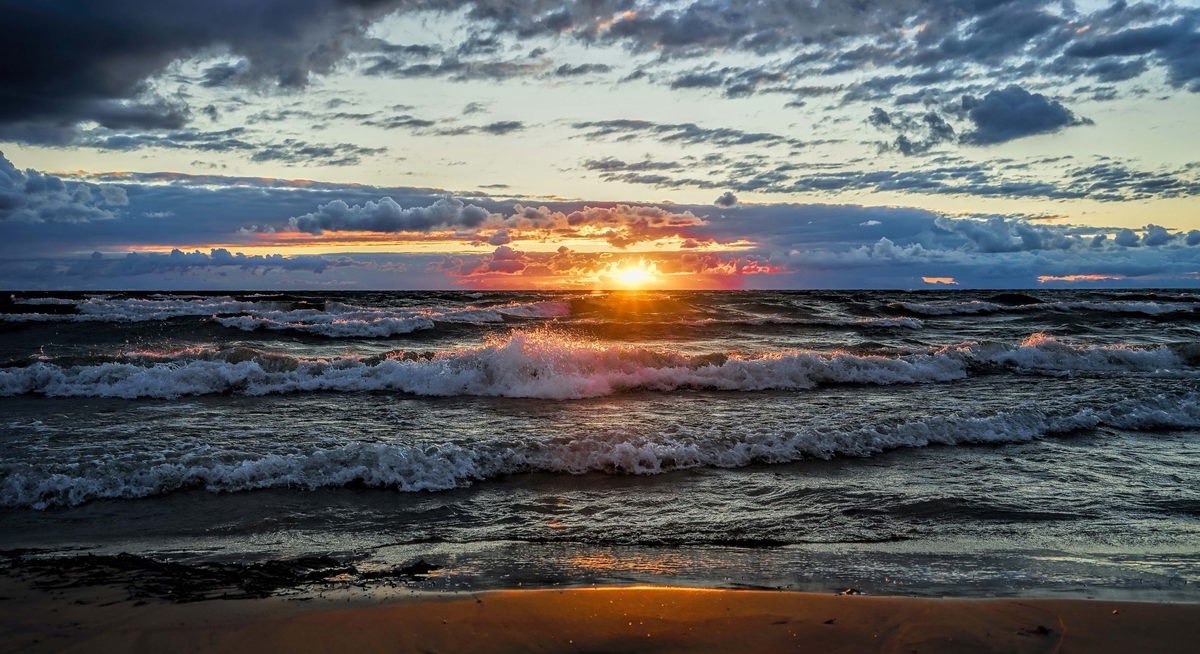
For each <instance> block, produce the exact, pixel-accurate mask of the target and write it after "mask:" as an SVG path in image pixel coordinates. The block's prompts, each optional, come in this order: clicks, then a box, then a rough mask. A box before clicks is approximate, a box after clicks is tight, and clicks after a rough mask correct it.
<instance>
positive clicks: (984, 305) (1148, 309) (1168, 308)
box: [891, 300, 1200, 316]
mask: <svg viewBox="0 0 1200 654" xmlns="http://www.w3.org/2000/svg"><path fill="white" fill-rule="evenodd" d="M891 306H892V307H893V308H895V309H900V310H903V311H907V312H909V313H914V314H918V315H923V316H957V315H975V314H981V313H1000V312H1013V313H1017V312H1021V313H1025V312H1031V311H1061V312H1071V311H1103V312H1108V313H1140V314H1145V315H1151V316H1156V315H1160V314H1164V313H1173V312H1176V311H1195V310H1196V309H1197V308H1200V304H1196V303H1185V302H1133V301H1113V302H1038V303H1036V304H1020V305H1015V306H1014V305H1004V304H997V303H995V302H986V301H982V300H971V301H969V302H946V303H940V304H932V303H920V302H896V303H893V304H892V305H891Z"/></svg>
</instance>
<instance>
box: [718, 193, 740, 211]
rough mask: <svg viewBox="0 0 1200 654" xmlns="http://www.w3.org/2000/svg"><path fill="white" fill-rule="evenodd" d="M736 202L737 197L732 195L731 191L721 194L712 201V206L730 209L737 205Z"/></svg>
mask: <svg viewBox="0 0 1200 654" xmlns="http://www.w3.org/2000/svg"><path fill="white" fill-rule="evenodd" d="M737 202H738V199H737V196H736V195H734V194H733V191H725V192H724V193H722V194H721V197H719V198H717V199H716V200H714V201H713V204H715V205H717V206H718V207H732V206H733V205H735V204H737Z"/></svg>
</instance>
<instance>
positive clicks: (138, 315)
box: [0, 297, 571, 338]
mask: <svg viewBox="0 0 1200 654" xmlns="http://www.w3.org/2000/svg"><path fill="white" fill-rule="evenodd" d="M31 303H32V302H31ZM42 303H43V304H45V303H48V302H42ZM64 303H69V302H64ZM77 308H78V310H79V313H78V314H71V315H50V314H39V313H15V314H0V321H7V322H145V321H151V320H167V319H170V318H180V317H185V316H202V317H212V319H213V320H215V321H216V322H217V323H219V324H221V325H223V326H225V327H231V328H234V329H241V330H243V331H254V330H258V329H267V330H273V331H280V330H291V331H298V332H303V333H308V334H317V335H321V336H327V337H330V338H381V337H387V336H395V335H398V334H408V333H411V332H414V331H419V330H423V329H433V328H434V323H435V322H445V323H472V324H486V323H500V322H504V318H505V316H512V317H518V318H531V319H532V318H555V317H560V316H566V315H569V314H570V312H571V307H570V304H569V303H567V302H532V303H525V304H520V303H516V304H506V305H500V306H495V307H464V308H449V307H423V308H391V307H359V306H354V305H350V304H344V303H340V302H329V303H328V304H327V306H326V307H325V310H324V311H319V310H316V309H308V308H292V305H291V303H282V302H270V301H256V302H248V301H240V300H234V299H233V298H229V297H221V298H203V299H177V298H176V299H171V298H167V299H129V300H108V299H104V298H92V299H89V300H87V301H84V302H80V303H79V304H77Z"/></svg>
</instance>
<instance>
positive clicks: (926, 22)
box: [0, 0, 1200, 146]
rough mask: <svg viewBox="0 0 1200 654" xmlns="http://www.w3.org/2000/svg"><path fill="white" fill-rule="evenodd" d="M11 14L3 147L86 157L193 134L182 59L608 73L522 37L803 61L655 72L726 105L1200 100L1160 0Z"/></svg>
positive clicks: (108, 6) (66, 4)
mask: <svg viewBox="0 0 1200 654" xmlns="http://www.w3.org/2000/svg"><path fill="white" fill-rule="evenodd" d="M460 10H462V13H461V14H459V15H462V16H465V18H466V20H467V26H466V27H467V30H466V33H467V37H466V38H465V39H463V40H462V41H461V42H459V43H457V44H444V45H425V44H421V45H405V44H392V43H387V42H385V41H382V40H380V39H378V38H373V37H371V36H369V29H370V28H371V26H372V25H374V24H375V22H376V21H377V20H378V19H380V18H381V17H383V16H385V15H388V14H390V13H393V12H401V13H406V12H419V11H434V12H458V11H460ZM0 15H3V16H4V18H5V19H4V20H3V21H0V140H8V141H20V142H26V143H36V144H42V145H51V146H64V145H79V144H80V141H79V139H80V132H79V127H80V125H82V124H85V123H87V122H88V121H94V122H96V123H97V124H99V126H100V127H101V128H103V129H107V130H113V131H124V130H129V131H133V132H143V133H145V132H152V131H156V130H179V129H182V128H184V127H185V126H186V125H187V124H188V123H189V122H190V121H191V120H193V118H194V117H196V116H199V115H201V114H200V113H199V112H196V111H193V109H192V108H191V107H189V106H188V105H187V103H186V97H187V96H186V94H183V95H178V96H171V97H170V98H167V97H163V96H162V95H161V94H160V93H159V92H158V91H156V90H155V85H154V83H153V82H152V80H153V79H154V78H155V77H156V76H159V75H161V74H162V73H163V72H164V71H166V70H168V66H169V65H170V64H171V63H172V62H176V61H180V60H189V59H195V58H200V60H202V61H205V62H208V65H207V67H206V68H205V69H204V70H203V72H202V74H201V75H200V78H199V79H197V80H195V81H196V83H198V84H200V85H203V86H209V87H214V88H216V87H227V86H231V85H239V86H240V85H249V86H253V87H256V88H264V87H265V88H283V89H298V88H301V87H304V86H305V85H306V84H307V83H308V81H309V80H310V78H311V77H312V76H313V75H324V74H329V73H331V72H333V71H334V70H335V69H336V68H337V66H338V65H340V64H343V63H345V62H347V61H351V62H352V63H353V64H354V65H361V69H362V71H363V72H365V73H366V74H369V75H388V76H394V77H401V78H410V77H442V78H447V79H452V80H504V79H509V78H513V77H519V76H529V75H548V76H553V77H575V76H580V75H583V74H585V73H599V72H604V70H605V67H606V65H604V64H580V65H572V64H561V63H560V64H559V65H557V66H555V65H554V64H551V63H550V62H549V61H548V60H543V59H542V58H541V57H540V56H539V57H535V58H532V59H531V58H530V57H528V56H521V57H518V58H515V59H507V58H506V55H505V53H507V52H509V51H510V50H511V46H512V45H513V43H512V41H513V40H514V39H528V38H535V37H539V36H540V37H555V38H564V39H566V38H569V39H573V40H575V41H577V42H582V43H584V44H588V45H604V44H608V45H615V46H617V47H622V48H625V49H627V50H630V51H633V52H647V53H649V52H654V53H658V55H659V59H658V62H659V63H662V62H666V61H671V60H673V59H676V58H679V57H685V56H695V55H715V54H719V53H722V52H734V51H741V52H747V53H754V54H757V55H770V54H776V53H787V57H788V59H787V60H786V61H780V62H777V64H772V65H769V66H759V67H749V68H745V69H734V68H721V69H716V68H713V69H705V68H704V67H701V68H698V69H697V70H693V71H684V72H677V73H674V74H670V75H661V76H658V75H653V74H643V77H647V76H648V77H649V78H650V79H651V80H654V81H656V82H658V83H663V84H667V85H669V86H672V87H674V88H676V89H689V88H723V89H724V94H725V95H726V96H728V97H742V96H745V95H749V94H752V93H755V92H758V91H761V90H767V89H769V90H771V91H776V92H794V93H795V94H796V95H797V98H798V99H797V100H796V101H795V103H799V102H803V99H801V96H802V95H803V92H804V87H796V88H789V87H788V84H787V80H788V78H797V79H799V78H802V77H805V76H814V75H815V76H820V75H828V74H832V73H853V72H866V71H872V70H878V69H891V70H892V71H893V72H892V73H890V74H886V75H876V76H874V77H870V78H868V79H866V80H862V81H857V82H851V83H849V84H848V85H847V86H846V89H847V90H846V95H845V97H844V101H853V102H865V101H872V102H879V101H881V100H883V99H885V98H887V97H891V96H894V95H897V94H912V93H914V92H916V91H918V90H919V89H920V88H923V87H927V86H929V85H931V84H935V83H940V82H941V81H945V80H948V79H954V78H959V77H962V75H963V71H964V70H968V69H971V71H972V72H970V73H969V75H970V76H973V77H976V78H979V79H981V81H982V83H981V86H993V87H995V86H998V85H1002V84H1006V83H1011V82H1019V81H1021V80H1022V79H1029V78H1032V77H1036V76H1042V77H1044V78H1046V79H1050V80H1052V81H1055V82H1059V83H1062V82H1070V81H1074V80H1076V79H1078V78H1081V77H1088V78H1092V79H1094V80H1096V81H1097V82H1101V83H1112V82H1117V81H1121V80H1127V79H1131V78H1133V77H1135V76H1137V75H1139V74H1141V73H1142V72H1143V71H1145V70H1148V69H1149V68H1150V67H1152V66H1155V67H1161V68H1162V69H1164V70H1165V71H1166V73H1167V76H1168V81H1169V83H1171V84H1172V85H1174V86H1176V87H1181V88H1183V87H1186V88H1191V89H1192V90H1200V54H1197V53H1198V52H1200V47H1198V45H1200V32H1198V31H1197V26H1198V25H1200V12H1198V11H1197V10H1195V9H1190V8H1180V7H1176V6H1173V5H1168V4H1165V3H1162V2H1151V3H1141V4H1136V5H1132V6H1130V5H1127V4H1125V3H1124V2H1117V3H1115V4H1113V5H1112V6H1110V7H1108V8H1105V9H1102V10H1100V11H1096V12H1093V13H1090V14H1087V13H1082V12H1080V10H1079V9H1078V8H1076V7H1075V6H1074V4H1073V3H1071V2H1067V1H1065V0H1064V1H1059V0H986V1H980V0H899V1H897V0H860V1H856V2H846V1H845V0H812V1H811V2H794V1H792V0H762V1H761V2H755V3H722V2H713V1H710V0H697V1H690V2H682V3H666V4H663V3H650V2H641V1H638V0H535V1H533V2H525V3H513V2H511V1H510V0H216V2H210V3H201V4H197V3H194V2H183V1H182V0H154V1H153V2H152V1H151V0H113V1H111V2H105V3H94V2H83V1H82V0H46V1H44V2H38V3H30V2H26V1H19V0H0ZM646 65H647V66H650V67H653V66H654V65H655V64H646ZM712 65H713V66H715V64H712ZM643 73H645V71H643ZM809 84H811V82H810V83H809ZM996 93H1002V91H996ZM983 102H985V103H986V102H987V97H986V96H985V98H984V100H983ZM795 103H793V104H795ZM1053 108H1054V106H1053V101H1051V102H1050V104H1049V106H1048V107H1041V111H1040V112H1038V116H1040V119H1042V120H1043V122H1037V121H1033V122H1031V120H1032V118H1033V116H1032V115H1030V116H1026V118H1027V120H1023V121H1022V126H1017V127H1014V126H1012V125H1000V124H997V123H996V121H995V120H991V119H988V118H983V121H984V123H985V124H984V125H982V126H981V127H980V129H978V130H976V133H975V136H974V137H972V138H973V140H971V141H970V142H971V143H976V144H984V143H994V142H999V141H998V140H996V139H1007V138H1009V137H1010V135H1014V134H1015V135H1018V136H1019V135H1023V134H1027V133H1040V132H1031V131H1029V130H1030V129H1039V130H1042V131H1046V130H1053V129H1056V128H1060V127H1062V126H1064V125H1065V124H1070V123H1062V122H1061V120H1062V114H1061V112H1059V113H1057V114H1055V112H1052V111H1049V109H1053ZM210 115H211V114H210ZM989 121H990V122H989ZM1056 125H1057V126H1058V127H1055V126H1056ZM910 140H912V139H910Z"/></svg>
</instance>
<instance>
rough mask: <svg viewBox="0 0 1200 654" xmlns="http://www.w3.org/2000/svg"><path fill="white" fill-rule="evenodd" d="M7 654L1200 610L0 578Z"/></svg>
mask: <svg viewBox="0 0 1200 654" xmlns="http://www.w3.org/2000/svg"><path fill="white" fill-rule="evenodd" d="M0 596H3V597H5V599H3V600H0V651H4V652H88V653H89V654H93V653H96V652H168V651H169V652H255V653H256V654H267V653H270V652H330V653H338V652H346V653H351V654H368V653H373V652H529V651H542V652H737V651H754V652H807V651H812V652H902V653H904V654H909V653H911V652H918V653H921V654H924V653H934V652H1100V653H1104V652H1139V651H1147V652H1149V651H1153V652H1158V653H1166V652H1194V651H1196V648H1197V647H1198V646H1200V645H1198V644H1200V604H1174V603H1149V602H1110V601H1098V600H1064V599H1032V600H1030V599H917V598H904V597H867V596H835V595H823V594H814V593H794V592H771V591H741V590H709V589H692V588H668V587H619V588H576V589H564V590H555V589H551V590H507V591H495V592H486V593H478V594H466V593H459V594H431V593H412V594H408V593H407V592H394V593H393V594H392V595H391V596H390V597H387V598H382V599H381V598H379V597H378V595H375V596H370V595H369V594H368V593H364V592H363V591H361V590H359V589H348V590H343V591H339V592H334V593H326V594H323V596H320V597H314V596H312V595H307V596H305V597H310V598H311V599H308V600H306V601H300V600H299V597H292V598H286V597H271V598H266V599H244V600H237V601H204V602H191V603H183V604H179V603H171V602H165V601H161V600H153V599H152V600H148V601H147V600H136V601H135V600H133V599H130V598H129V594H128V591H125V590H123V589H118V588H113V587H105V588H97V587H88V588H73V589H66V590H56V591H45V590H37V589H33V588H32V587H30V586H29V585H28V583H27V582H26V581H23V580H19V579H14V578H12V577H9V578H3V577H0Z"/></svg>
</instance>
